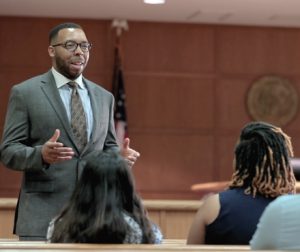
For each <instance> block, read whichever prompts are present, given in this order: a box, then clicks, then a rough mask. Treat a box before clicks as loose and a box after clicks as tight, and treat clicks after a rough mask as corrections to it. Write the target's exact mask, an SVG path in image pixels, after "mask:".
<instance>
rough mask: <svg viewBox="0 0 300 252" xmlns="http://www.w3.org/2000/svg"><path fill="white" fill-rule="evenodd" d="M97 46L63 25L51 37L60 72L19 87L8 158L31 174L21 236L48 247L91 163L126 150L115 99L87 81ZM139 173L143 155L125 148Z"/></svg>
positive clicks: (13, 98) (7, 138) (24, 192)
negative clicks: (50, 232)
mask: <svg viewBox="0 0 300 252" xmlns="http://www.w3.org/2000/svg"><path fill="white" fill-rule="evenodd" d="M91 48H92V44H91V43H90V42H89V41H88V39H87V37H86V35H85V32H84V31H83V29H82V28H81V26H80V25H78V24H74V23H63V24H60V25H58V26H56V27H54V28H53V29H52V30H51V31H50V33H49V46H48V54H49V56H50V58H51V61H52V68H51V69H50V70H49V71H48V72H47V73H44V74H42V75H39V76H36V77H33V78H31V79H29V80H26V81H24V82H22V83H20V84H18V85H15V86H14V87H13V88H12V90H11V94H10V99H9V104H8V110H7V114H6V120H5V126H4V131H3V140H2V143H1V146H0V158H1V161H2V162H3V164H4V165H5V166H6V167H7V168H9V169H13V170H17V171H22V172H23V180H22V185H21V190H20V194H19V199H18V204H17V207H16V214H15V226H14V233H15V234H17V235H18V236H19V238H20V240H45V239H46V232H47V227H48V223H49V221H50V220H51V219H52V218H53V217H54V216H56V215H57V213H58V212H59V211H60V209H61V208H62V205H63V203H64V202H65V201H66V200H68V199H69V198H70V196H71V194H72V192H73V190H74V188H75V185H76V181H77V180H78V179H79V178H80V175H81V173H82V170H83V166H84V164H85V162H86V161H85V160H86V159H87V158H89V157H90V156H93V155H97V154H98V153H99V152H101V151H103V150H104V151H106V150H110V149H114V150H119V147H118V145H117V141H116V136H115V128H114V119H113V114H114V99H113V96H112V94H111V93H110V92H108V91H106V90H105V89H104V88H102V87H101V86H99V85H97V84H96V83H93V82H91V81H89V80H88V79H86V78H84V77H83V75H82V73H83V71H84V69H85V68H86V66H87V64H88V61H89V56H90V50H91ZM121 153H122V155H123V156H124V157H125V158H126V160H127V162H128V164H129V165H130V166H132V165H133V164H134V163H135V161H136V160H137V158H138V157H139V155H140V154H139V153H138V152H137V151H135V150H133V149H131V148H130V147H129V139H126V140H125V143H124V146H123V148H121Z"/></svg>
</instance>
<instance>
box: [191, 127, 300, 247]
mask: <svg viewBox="0 0 300 252" xmlns="http://www.w3.org/2000/svg"><path fill="white" fill-rule="evenodd" d="M292 156H293V150H292V145H291V141H290V138H289V137H288V136H287V135H286V134H285V133H283V132H282V130H281V129H280V128H278V127H275V126H273V125H270V124H267V123H264V122H252V123H249V124H247V125H246V126H245V127H244V128H243V129H242V131H241V135H240V138H239V141H238V143H237V145H236V148H235V158H234V173H233V175H232V180H231V181H230V183H229V188H228V189H227V190H225V191H223V192H220V193H218V194H214V195H211V196H208V197H207V198H206V199H204V202H203V205H201V207H200V208H199V210H198V212H197V214H196V217H195V220H194V222H193V224H192V226H191V228H190V232H189V235H188V239H187V243H188V244H238V245H249V241H250V240H251V238H252V235H253V233H254V232H255V230H256V225H257V223H258V221H259V218H260V216H261V214H262V212H263V211H264V209H265V207H266V206H267V205H268V204H269V203H270V202H272V201H273V200H274V199H275V198H276V197H278V196H280V195H283V194H291V193H294V192H295V177H294V173H293V169H292V167H291V165H290V161H289V159H290V157H292Z"/></svg>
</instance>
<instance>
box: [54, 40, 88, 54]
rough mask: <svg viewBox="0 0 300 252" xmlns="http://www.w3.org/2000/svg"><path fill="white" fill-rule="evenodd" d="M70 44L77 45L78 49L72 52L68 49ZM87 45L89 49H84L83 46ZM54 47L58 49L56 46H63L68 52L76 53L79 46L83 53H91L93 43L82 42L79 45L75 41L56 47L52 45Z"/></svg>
mask: <svg viewBox="0 0 300 252" xmlns="http://www.w3.org/2000/svg"><path fill="white" fill-rule="evenodd" d="M68 43H73V44H74V45H75V44H76V47H75V48H74V49H73V50H70V49H68V48H67V44H68ZM84 45H87V49H83V48H82V46H84ZM51 46H52V47H56V46H62V47H63V48H65V49H66V50H68V51H69V52H75V51H76V50H77V48H78V46H79V47H80V49H81V51H83V52H89V51H90V50H91V48H92V43H90V42H81V43H77V42H76V41H73V40H68V41H66V42H65V43H58V44H55V45H51Z"/></svg>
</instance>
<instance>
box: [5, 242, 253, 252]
mask: <svg viewBox="0 0 300 252" xmlns="http://www.w3.org/2000/svg"><path fill="white" fill-rule="evenodd" d="M177 242H178V241H177ZM224 250H226V251H245V250H250V247H249V246H235V245H226V246H225V245H185V244H173V243H172V241H170V242H165V243H164V244H156V245H150V244H83V243H81V244H69V243H64V244H62V243H45V242H28V241H26V242H25V241H3V240H2V241H0V251H65V252H69V251H110V252H114V251H123V252H125V251H147V252H152V251H153V252H154V251H169V252H171V251H176V252H178V251H182V252H185V251H224Z"/></svg>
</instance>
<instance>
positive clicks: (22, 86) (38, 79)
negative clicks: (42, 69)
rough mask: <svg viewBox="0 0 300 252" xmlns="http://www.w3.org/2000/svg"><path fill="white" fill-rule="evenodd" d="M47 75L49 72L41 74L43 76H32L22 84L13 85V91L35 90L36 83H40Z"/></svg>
mask: <svg viewBox="0 0 300 252" xmlns="http://www.w3.org/2000/svg"><path fill="white" fill-rule="evenodd" d="M48 74H49V72H47V73H43V74H40V75H36V76H33V77H31V78H29V79H26V80H24V81H22V82H19V83H17V84H15V85H14V88H15V89H27V88H30V87H32V88H36V85H37V84H38V83H42V81H43V80H44V79H45V78H47V75H48Z"/></svg>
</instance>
